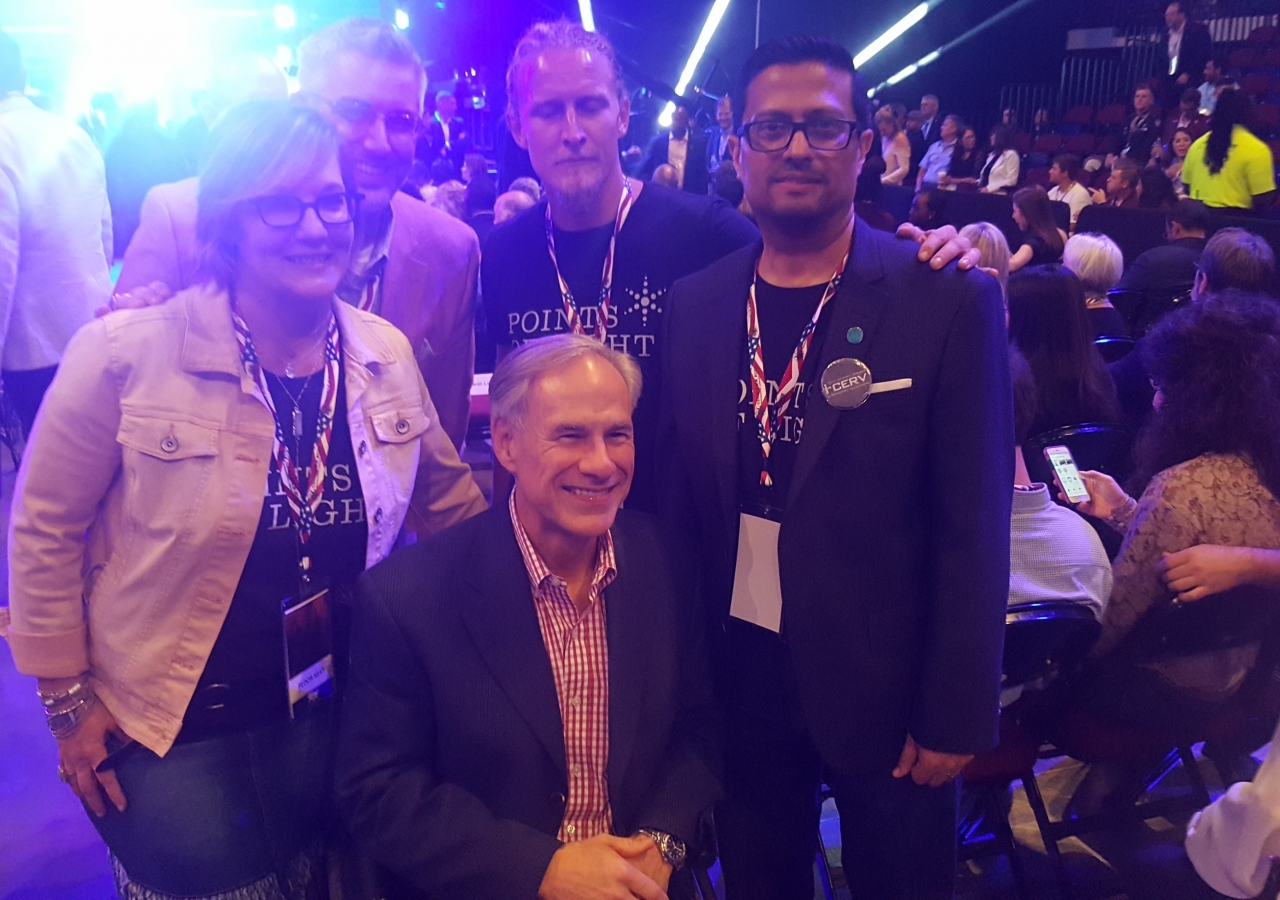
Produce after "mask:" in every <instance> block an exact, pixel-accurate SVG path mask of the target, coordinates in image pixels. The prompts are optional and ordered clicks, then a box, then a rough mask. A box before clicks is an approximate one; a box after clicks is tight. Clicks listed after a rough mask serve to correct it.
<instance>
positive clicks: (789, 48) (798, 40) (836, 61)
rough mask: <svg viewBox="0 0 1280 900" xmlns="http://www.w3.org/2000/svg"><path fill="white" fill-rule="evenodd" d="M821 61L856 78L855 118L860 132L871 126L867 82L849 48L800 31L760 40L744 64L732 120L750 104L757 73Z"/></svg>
mask: <svg viewBox="0 0 1280 900" xmlns="http://www.w3.org/2000/svg"><path fill="white" fill-rule="evenodd" d="M806 62H818V63H822V64H823V65H824V66H826V67H827V68H829V69H833V70H834V71H837V72H847V73H849V80H850V81H852V82H853V97H852V98H850V99H851V100H852V108H853V118H854V121H856V122H857V123H858V131H859V133H861V132H862V131H865V130H866V129H867V128H869V127H870V126H871V104H870V102H868V100H867V89H866V83H865V82H864V81H863V79H862V77H861V76H860V75H859V74H858V70H857V69H856V68H855V67H854V65H853V56H852V55H851V54H850V53H849V51H848V50H847V49H846V48H845V47H843V46H841V45H840V44H837V43H836V42H835V41H833V40H830V39H828V38H822V37H814V36H813V35H808V34H800V35H794V36H792V37H783V38H774V39H773V40H771V41H766V42H765V43H763V44H761V45H760V46H759V47H757V48H756V49H755V50H753V51H752V53H751V55H750V56H748V57H747V61H746V62H745V63H744V64H743V66H742V72H741V73H740V74H739V75H738V84H737V86H736V87H735V88H734V89H733V94H732V98H733V124H734V125H735V126H737V125H741V124H742V113H743V112H744V111H745V110H746V108H747V89H748V88H749V87H751V82H753V81H755V80H756V77H757V76H758V75H759V74H760V73H761V72H763V71H764V70H765V69H768V68H769V67H771V66H790V65H797V64H799V63H806Z"/></svg>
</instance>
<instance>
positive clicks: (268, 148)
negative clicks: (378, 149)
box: [196, 100, 345, 288]
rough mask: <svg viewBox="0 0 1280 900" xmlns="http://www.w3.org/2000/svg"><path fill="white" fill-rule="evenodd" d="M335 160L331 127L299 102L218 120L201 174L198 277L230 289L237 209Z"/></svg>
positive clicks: (243, 109)
mask: <svg viewBox="0 0 1280 900" xmlns="http://www.w3.org/2000/svg"><path fill="white" fill-rule="evenodd" d="M337 158H338V134H337V132H336V131H334V129H333V126H332V125H330V124H329V123H328V122H326V121H325V120H324V117H323V116H321V115H320V113H318V112H316V111H315V110H313V109H310V108H308V107H306V106H303V105H302V104H300V103H292V102H290V101H288V100H250V101H249V102H247V103H241V104H240V105H239V106H233V107H232V108H231V109H229V110H227V111H226V112H225V113H223V115H222V117H221V118H220V119H219V120H218V122H217V124H216V125H215V126H214V128H213V130H212V131H211V132H210V133H209V141H208V144H207V146H206V148H205V162H204V165H203V166H202V167H201V169H200V188H199V194H198V196H197V202H196V241H197V244H198V245H199V257H200V266H201V269H202V271H203V272H204V273H205V274H206V275H207V276H209V277H210V278H212V279H213V280H214V282H216V283H217V285H218V286H219V287H223V288H226V287H231V286H232V285H233V284H234V283H235V276H236V271H237V269H238V268H239V266H240V248H239V244H240V237H241V234H240V219H239V210H240V205H241V204H242V203H243V202H244V201H245V200H250V199H252V198H254V197H261V196H263V195H264V194H267V193H269V192H270V191H271V189H272V188H274V187H275V186H277V185H279V184H281V183H282V182H284V181H285V180H286V179H288V178H290V177H293V176H296V175H297V174H298V173H300V172H312V171H314V170H316V169H318V168H319V167H320V166H322V165H324V164H325V163H327V162H329V161H330V160H335V159H337ZM344 180H345V178H344Z"/></svg>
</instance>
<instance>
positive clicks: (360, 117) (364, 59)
mask: <svg viewBox="0 0 1280 900" xmlns="http://www.w3.org/2000/svg"><path fill="white" fill-rule="evenodd" d="M300 53H301V59H300V63H299V71H298V80H299V83H300V85H301V87H302V90H301V92H300V93H299V94H298V95H297V97H298V99H299V101H300V102H304V103H308V104H310V105H313V106H315V108H316V109H318V110H319V111H320V112H321V113H322V114H324V115H325V117H326V118H328V119H329V120H330V121H331V122H332V123H333V125H334V127H335V128H337V130H338V133H339V135H340V136H341V137H342V139H343V142H344V145H343V161H344V163H345V164H346V165H347V167H348V168H349V169H350V171H351V172H352V173H353V174H352V178H353V181H354V187H355V189H356V190H357V191H359V192H360V194H361V195H362V196H363V199H362V201H361V204H360V212H359V219H358V223H357V224H358V227H357V231H356V246H355V247H354V248H353V250H352V260H351V269H350V271H349V272H348V273H347V277H346V278H344V279H343V283H342V285H341V286H340V287H339V291H338V292H339V296H341V297H342V299H344V300H346V301H347V302H349V303H352V304H353V305H356V306H361V307H363V308H366V309H370V310H371V311H372V312H374V313H377V314H378V315H380V316H382V317H383V318H384V319H387V320H388V321H390V322H391V323H392V324H393V325H395V326H396V327H397V328H399V329H400V330H401V331H403V332H404V334H405V336H406V337H408V338H409V344H410V346H411V347H412V348H413V351H414V354H415V355H416V357H417V359H418V366H419V368H420V369H421V370H422V377H423V380H424V381H426V383H427V389H428V390H429V391H430V393H431V399H432V401H433V402H434V403H435V406H436V411H437V415H439V417H440V422H441V425H442V426H443V427H444V430H445V432H446V433H447V434H448V435H449V438H450V440H452V441H453V443H454V446H455V447H461V446H462V441H463V438H464V437H465V436H466V429H467V417H468V411H469V405H470V391H471V376H472V370H473V367H474V363H475V338H474V314H475V288H476V275H477V272H478V270H479V266H480V245H479V242H478V241H477V239H476V236H475V233H474V232H473V231H471V229H470V228H468V227H467V226H466V225H465V224H464V223H462V222H459V221H458V220H456V219H453V218H452V217H450V216H448V215H446V214H445V213H442V212H440V211H439V210H436V209H433V208H432V207H429V206H427V205H426V204H425V203H423V202H422V201H420V200H415V199H414V198H412V197H410V196H408V195H407V194H404V193H402V192H400V190H399V188H400V185H401V184H403V183H404V179H405V177H406V176H407V175H408V173H409V168H410V166H411V165H412V163H413V151H414V145H415V142H416V140H417V134H418V131H419V129H420V128H421V127H422V98H423V95H424V93H425V89H426V74H425V72H424V70H423V68H422V62H421V60H420V59H419V58H418V56H417V54H416V53H415V52H414V50H413V48H412V46H410V45H409V43H408V41H407V40H406V39H405V38H404V36H403V35H401V34H400V33H399V32H397V31H395V30H394V29H392V28H391V26H390V25H388V24H386V23H384V22H380V21H378V20H376V19H364V18H351V19H345V20H343V21H341V22H337V23H335V24H333V25H330V26H328V27H327V28H324V29H322V30H320V31H318V32H316V33H315V34H314V35H312V37H310V38H309V39H308V40H307V41H306V42H305V43H304V44H303V46H302V47H301V48H300ZM198 193H199V181H198V179H195V178H189V179H186V180H185V181H179V182H175V183H173V184H163V185H160V186H158V187H156V188H153V189H152V191H151V192H150V193H149V194H148V195H147V199H146V202H145V203H144V204H143V207H142V217H141V223H140V225H139V227H138V231H137V232H136V233H135V234H134V237H133V240H132V241H131V242H130V244H129V248H128V250H126V251H125V255H124V266H123V268H122V270H121V272H120V278H119V280H118V281H117V283H116V292H117V294H125V293H128V292H130V291H134V290H135V289H137V288H139V287H142V286H145V285H150V284H152V283H154V282H161V283H163V284H165V285H167V286H168V287H169V288H170V289H171V290H173V291H178V290H181V289H182V288H185V287H188V286H190V285H191V284H194V283H196V282H198V281H200V280H202V278H203V275H202V273H201V272H200V270H199V261H198V258H197V254H196V206H197V204H196V199H197V194H198Z"/></svg>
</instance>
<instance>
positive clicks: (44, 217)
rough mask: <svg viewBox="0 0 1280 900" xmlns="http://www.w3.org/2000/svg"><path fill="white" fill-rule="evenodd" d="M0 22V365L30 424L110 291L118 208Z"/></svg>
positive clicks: (85, 146)
mask: <svg viewBox="0 0 1280 900" xmlns="http://www.w3.org/2000/svg"><path fill="white" fill-rule="evenodd" d="M26 80H27V77H26V70H25V69H24V68H23V65H22V54H21V52H20V51H19V50H18V45H17V44H16V43H15V42H14V41H13V39H12V38H10V37H9V36H8V35H6V34H5V33H4V32H0V347H2V348H3V349H2V351H0V371H2V372H3V377H4V392H5V394H6V395H7V396H8V397H9V399H10V401H11V402H12V403H13V405H14V407H15V409H16V411H17V413H18V418H19V419H20V420H21V422H22V427H23V431H24V432H26V433H30V431H31V425H32V423H33V422H34V421H35V416H36V410H37V409H39V407H40V401H41V400H42V399H43V397H44V392H45V390H46V389H47V388H48V387H49V383H50V382H52V381H53V375H54V373H55V372H56V371H57V369H58V363H59V362H60V361H61V359H62V352H63V350H65V349H66V346H67V342H68V341H69V340H71V336H72V335H73V334H75V332H76V331H77V330H78V329H79V328H80V326H82V325H84V324H86V323H87V322H89V321H91V320H92V319H93V313H94V310H95V309H97V308H98V307H100V306H102V305H103V304H105V303H106V302H107V301H108V299H109V298H110V296H111V275H110V271H109V266H110V264H109V261H108V260H109V256H108V254H109V252H110V251H109V250H108V248H109V247H111V210H110V208H109V207H108V204H107V182H106V172H105V169H104V167H103V163H102V155H101V154H100V153H99V152H98V148H97V147H95V146H94V144H93V140H92V139H91V138H90V137H89V135H88V134H86V133H85V132H84V131H83V130H81V129H80V128H77V127H76V126H75V125H74V124H73V123H71V122H69V121H66V120H63V119H61V118H59V117H58V116H54V115H51V114H49V113H47V112H45V111H44V110H42V109H39V108H38V107H37V106H36V105H35V104H33V103H32V102H31V101H30V100H28V99H27V98H26V97H25V96H24V93H23V92H24V90H25V88H26Z"/></svg>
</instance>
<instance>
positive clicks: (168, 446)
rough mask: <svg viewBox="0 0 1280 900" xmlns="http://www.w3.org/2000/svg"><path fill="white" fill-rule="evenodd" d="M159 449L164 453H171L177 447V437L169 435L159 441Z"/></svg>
mask: <svg viewBox="0 0 1280 900" xmlns="http://www.w3.org/2000/svg"><path fill="white" fill-rule="evenodd" d="M160 449H161V450H163V451H164V452H165V453H173V452H175V451H176V450H177V449H178V439H177V438H176V437H174V436H173V435H169V436H168V437H167V438H165V439H164V440H163V441H161V442H160Z"/></svg>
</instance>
